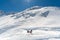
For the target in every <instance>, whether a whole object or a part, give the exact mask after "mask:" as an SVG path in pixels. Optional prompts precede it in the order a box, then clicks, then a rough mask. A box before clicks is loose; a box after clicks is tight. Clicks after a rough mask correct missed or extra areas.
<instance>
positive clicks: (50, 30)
mask: <svg viewBox="0 0 60 40" xmlns="http://www.w3.org/2000/svg"><path fill="white" fill-rule="evenodd" d="M30 29H32V30H33V32H32V34H28V33H27V32H26V30H30ZM55 39H56V40H60V8H59V7H39V6H34V7H31V8H28V9H26V10H24V11H22V12H18V13H16V14H10V15H6V16H2V17H0V40H55Z"/></svg>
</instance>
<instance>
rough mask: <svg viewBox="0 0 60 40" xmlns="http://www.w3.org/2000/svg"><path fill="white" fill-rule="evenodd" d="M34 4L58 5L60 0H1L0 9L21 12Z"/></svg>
mask: <svg viewBox="0 0 60 40" xmlns="http://www.w3.org/2000/svg"><path fill="white" fill-rule="evenodd" d="M32 6H58V7H60V0H0V10H3V11H6V12H19V11H23V10H25V9H27V8H30V7H32Z"/></svg>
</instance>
